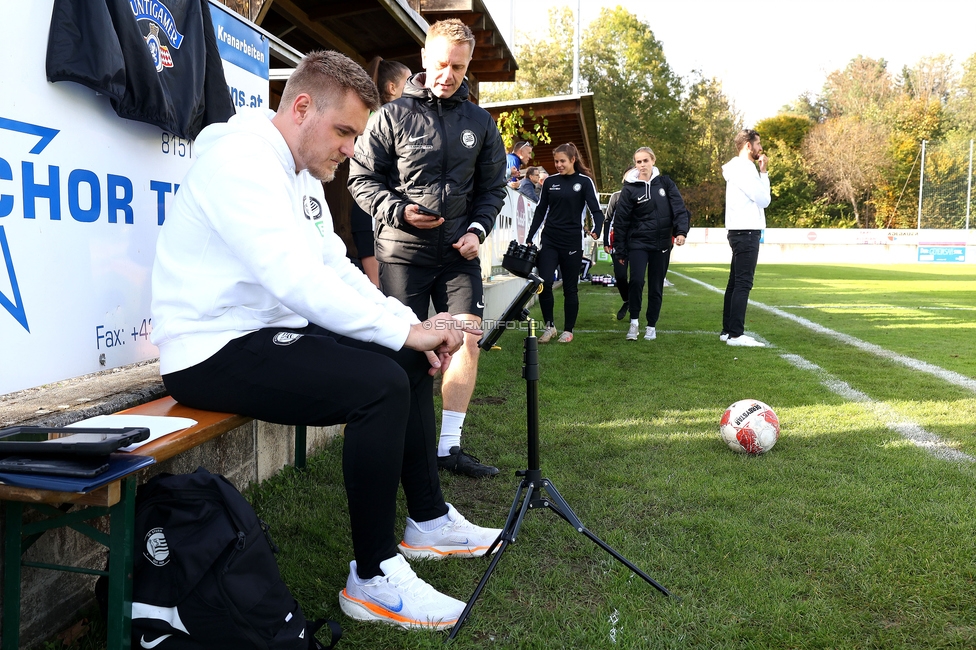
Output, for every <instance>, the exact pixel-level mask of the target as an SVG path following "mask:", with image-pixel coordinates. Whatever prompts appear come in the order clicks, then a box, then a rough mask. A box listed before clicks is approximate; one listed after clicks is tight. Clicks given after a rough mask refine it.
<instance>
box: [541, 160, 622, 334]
mask: <svg viewBox="0 0 976 650" xmlns="http://www.w3.org/2000/svg"><path fill="white" fill-rule="evenodd" d="M553 162H554V164H555V166H556V172H557V173H556V174H554V175H552V176H549V177H548V178H546V180H545V182H544V183H543V184H542V191H541V192H540V193H539V205H538V206H536V209H535V215H534V216H533V217H532V225H531V226H530V227H529V236H528V238H527V239H526V240H525V241H526V242H531V241H532V238H533V237H534V236H535V233H536V232H537V231H538V230H539V227H540V226H542V222H543V221H545V223H546V227H545V230H543V231H542V246H541V248H540V249H539V256H538V258H537V259H536V265H537V266H538V268H539V275H540V277H542V280H543V285H542V294H541V295H540V296H539V306H540V307H541V308H542V317H543V319H544V320H545V322H546V328H545V331H543V333H542V336H540V337H539V343H548V342H549V340H550V339H552V337H553V336H555V335H556V324H555V320H554V318H553V305H554V304H555V298H553V295H552V282H553V279H554V277H555V274H556V267H557V266H558V267H559V272H560V274H561V275H562V278H563V299H564V305H563V310H564V312H565V316H566V322H565V325H564V329H563V333H562V335H561V336H560V337H559V342H560V343H569V342H570V341H572V340H573V327H574V326H575V325H576V315H577V314H578V313H579V294H578V289H579V286H578V285H579V275H580V267H581V265H582V263H583V234H584V233H585V234H588V235H589V236H590V237H592V238H593V239H597V237H598V236H599V235H597V233H598V232H600V228H601V226H602V225H603V211H602V210H601V209H600V201H599V199H598V198H597V195H596V185H594V184H593V180H592V178H591V176H592V175H591V173H590V170H589V169H587V168H586V166H585V165H584V164H583V162H582V160H580V155H579V150H578V149H577V148H576V145H575V144H573V143H572V142H570V143H567V144H561V145H559V146H558V147H556V148H555V149H553ZM587 207H589V209H590V214H591V215H593V231H592V232H588V233H587V232H586V231H585V225H584V224H585V220H584V216H585V213H586V210H585V208H587Z"/></svg>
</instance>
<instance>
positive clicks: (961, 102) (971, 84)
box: [947, 54, 976, 137]
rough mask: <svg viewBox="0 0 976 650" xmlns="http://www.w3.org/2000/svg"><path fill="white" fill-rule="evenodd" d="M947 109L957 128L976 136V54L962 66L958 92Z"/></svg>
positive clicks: (953, 95)
mask: <svg viewBox="0 0 976 650" xmlns="http://www.w3.org/2000/svg"><path fill="white" fill-rule="evenodd" d="M947 110H948V112H949V113H950V115H951V116H952V120H953V123H954V126H955V128H956V129H957V130H958V131H959V132H960V133H962V134H963V135H965V136H969V137H973V136H976V54H973V55H972V56H971V57H969V58H968V59H967V60H966V62H965V63H963V66H962V76H961V77H960V79H959V84H958V86H957V88H956V92H955V93H952V94H951V95H950V97H949V103H948V106H947Z"/></svg>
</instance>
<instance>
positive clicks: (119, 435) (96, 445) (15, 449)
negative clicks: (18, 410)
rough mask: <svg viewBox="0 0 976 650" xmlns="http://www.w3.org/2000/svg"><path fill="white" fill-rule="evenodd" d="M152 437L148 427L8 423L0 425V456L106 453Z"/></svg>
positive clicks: (93, 454)
mask: <svg viewBox="0 0 976 650" xmlns="http://www.w3.org/2000/svg"><path fill="white" fill-rule="evenodd" d="M148 437H149V429H148V428H146V427H125V428H121V429H106V428H81V427H70V428H69V427H7V428H6V429H0V456H6V455H9V454H20V455H23V454H27V455H31V456H34V455H38V454H41V455H47V454H58V455H62V456H107V455H109V454H110V453H112V452H113V451H116V450H117V449H119V448H120V447H125V446H127V445H131V444H133V443H136V442H140V441H142V440H145V439H146V438H148Z"/></svg>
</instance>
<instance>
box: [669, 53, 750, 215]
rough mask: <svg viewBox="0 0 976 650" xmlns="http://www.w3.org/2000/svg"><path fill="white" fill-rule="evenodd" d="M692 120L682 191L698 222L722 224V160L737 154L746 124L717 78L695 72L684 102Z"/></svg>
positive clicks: (689, 118) (689, 120)
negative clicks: (738, 138)
mask: <svg viewBox="0 0 976 650" xmlns="http://www.w3.org/2000/svg"><path fill="white" fill-rule="evenodd" d="M681 112H682V114H683V115H684V116H685V117H686V118H687V120H688V134H687V138H686V144H685V146H684V147H683V149H682V152H681V154H682V156H683V162H684V166H685V168H686V169H687V170H688V178H687V179H685V182H686V185H685V186H684V187H682V189H681V193H682V195H683V196H684V199H685V203H686V204H687V205H688V209H689V210H690V211H691V214H692V225H694V226H711V227H715V226H721V225H722V223H723V221H724V215H725V180H724V179H723V178H722V164H723V163H725V162H726V161H728V160H729V159H731V158H732V157H733V156H734V155H735V147H734V145H733V144H732V140H733V138H734V136H735V134H736V133H737V132H738V131H739V130H740V129H741V128H742V117H741V116H740V114H739V113H738V111H736V110H735V107H734V106H732V103H731V102H730V101H729V99H728V97H726V96H725V94H724V93H723V92H722V84H721V83H720V82H719V81H718V80H717V79H715V78H711V79H708V78H705V77H703V76H702V75H701V73H699V72H697V71H696V72H693V73H692V76H691V79H690V80H689V86H688V90H687V92H686V93H685V96H684V98H683V99H682V102H681Z"/></svg>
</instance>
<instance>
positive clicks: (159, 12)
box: [129, 0, 183, 72]
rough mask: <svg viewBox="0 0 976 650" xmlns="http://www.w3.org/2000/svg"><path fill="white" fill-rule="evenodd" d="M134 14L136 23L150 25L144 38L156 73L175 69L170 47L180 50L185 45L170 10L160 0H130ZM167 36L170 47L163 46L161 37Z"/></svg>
mask: <svg viewBox="0 0 976 650" xmlns="http://www.w3.org/2000/svg"><path fill="white" fill-rule="evenodd" d="M129 5H130V6H131V8H132V14H133V15H134V16H135V19H136V21H146V22H148V23H149V33H148V34H146V35H145V36H144V37H143V38H145V39H146V47H148V48H149V55H150V56H151V57H152V61H153V65H155V66H156V72H162V71H163V69H164V68H172V67H173V57H172V55H171V54H170V52H169V46H172V47H173V49H174V50H178V49H180V44H181V43H183V34H181V33H180V32H179V30H178V29H177V28H176V19H175V18H173V14H172V13H170V10H169V8H168V7H167V6H166V5H164V4H163V3H162V2H160V1H159V0H129ZM161 34H162V35H163V36H165V38H166V41H167V42H168V43H169V46H167V45H164V44H163V39H162V38H161V36H160V35H161Z"/></svg>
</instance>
